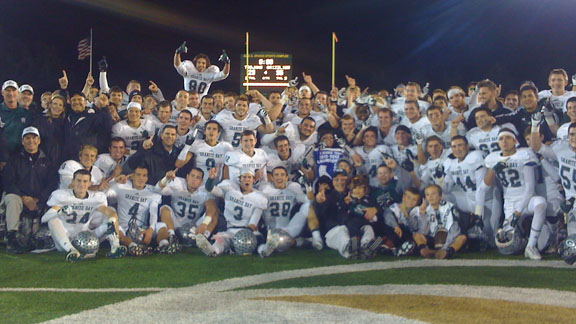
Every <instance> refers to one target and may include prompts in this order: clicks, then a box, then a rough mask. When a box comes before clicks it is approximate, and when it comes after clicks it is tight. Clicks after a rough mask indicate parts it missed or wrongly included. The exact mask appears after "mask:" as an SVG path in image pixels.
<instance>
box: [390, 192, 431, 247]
mask: <svg viewBox="0 0 576 324" xmlns="http://www.w3.org/2000/svg"><path fill="white" fill-rule="evenodd" d="M421 198H422V197H421V195H420V191H418V189H416V188H408V189H406V191H404V194H403V195H402V201H401V202H399V203H394V204H392V205H391V206H390V209H389V210H387V211H385V213H384V221H385V222H386V225H388V226H389V227H391V228H393V229H394V230H393V232H392V233H384V235H385V236H386V241H385V243H384V245H382V247H383V248H385V249H386V248H387V249H390V251H391V252H392V253H393V254H394V255H396V256H404V255H410V254H412V252H413V251H414V247H415V244H414V241H413V240H412V237H413V233H416V232H417V231H418V211H417V210H416V209H417V208H416V206H418V205H419V204H420V202H421Z"/></svg>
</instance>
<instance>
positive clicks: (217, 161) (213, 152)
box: [190, 140, 234, 183]
mask: <svg viewBox="0 0 576 324" xmlns="http://www.w3.org/2000/svg"><path fill="white" fill-rule="evenodd" d="M233 150H234V148H233V147H232V144H230V143H227V142H219V143H218V144H216V145H215V146H210V145H208V144H206V142H205V141H203V140H196V141H194V144H192V147H191V148H190V152H192V153H194V157H195V159H196V166H197V167H198V168H200V169H202V171H204V181H206V180H208V171H209V170H210V169H211V168H214V167H216V166H220V168H219V170H218V176H217V177H216V183H218V182H220V179H222V166H223V165H224V161H225V160H226V153H227V152H231V151H233Z"/></svg>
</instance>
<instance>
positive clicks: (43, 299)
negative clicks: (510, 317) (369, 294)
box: [0, 248, 576, 323]
mask: <svg viewBox="0 0 576 324" xmlns="http://www.w3.org/2000/svg"><path fill="white" fill-rule="evenodd" d="M104 253H105V251H101V252H100V253H99V256H98V258H97V259H95V260H88V261H83V262H79V263H75V264H70V263H67V262H65V261H64V254H63V253H56V252H50V253H45V254H40V255H35V254H25V255H10V254H6V253H5V252H4V248H0V288H136V291H133V292H132V291H131V292H30V291H27V292H12V291H11V292H6V291H5V292H0V314H3V315H4V316H3V317H1V318H0V323H32V322H39V321H44V320H48V319H53V318H57V317H60V316H63V315H66V314H72V313H76V312H80V311H83V310H86V309H92V308H96V307H99V306H102V305H106V304H110V303H115V302H119V301H123V300H127V299H131V298H134V297H137V296H143V295H146V294H150V293H153V292H149V291H148V292H144V291H138V290H137V288H155V287H157V288H175V287H188V286H192V285H195V284H198V283H204V282H209V281H215V280H221V279H226V278H232V277H241V276H247V275H255V274H262V273H267V272H275V271H282V270H294V269H305V268H312V267H321V266H331V265H342V264H353V263H358V262H371V261H395V260H398V259H397V258H395V257H390V256H380V257H377V258H376V259H373V260H369V261H351V260H345V259H343V258H341V257H340V256H339V255H338V253H337V252H336V251H333V250H324V251H321V252H316V251H313V250H309V249H293V250H290V251H288V252H286V253H283V254H275V255H273V256H272V257H270V258H267V259H261V258H260V257H258V256H255V255H254V256H222V257H219V258H208V257H206V256H204V255H203V254H202V253H200V252H199V251H198V250H196V249H187V250H185V251H184V252H183V253H181V254H178V255H152V256H148V257H142V258H131V257H127V258H123V259H118V260H110V259H107V258H106V257H105V256H104ZM458 258H462V259H518V260H522V259H523V257H522V256H515V257H503V256H500V255H498V253H497V252H495V251H490V252H487V253H483V254H479V253H462V254H459V255H458ZM408 259H413V260H417V259H420V258H419V257H410V258H408ZM547 259H557V258H556V257H552V258H550V257H549V258H547ZM573 273H574V272H573V271H571V269H552V268H530V269H528V268H518V269H514V268H497V267H479V268H465V267H450V268H447V267H443V268H423V269H419V268H405V269H392V270H383V271H370V272H357V273H348V274H339V275H331V276H317V277H309V278H301V279H292V280H286V281H278V282H273V283H269V284H266V285H262V286H258V288H272V287H273V288H280V287H282V288H284V287H312V286H326V285H332V286H333V285H377V284H386V283H395V284H433V283H440V284H470V285H502V286H513V287H532V288H551V289H558V290H569V291H576V283H575V282H574V280H573V278H574V276H573V275H572V274H573Z"/></svg>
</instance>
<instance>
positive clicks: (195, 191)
mask: <svg viewBox="0 0 576 324" xmlns="http://www.w3.org/2000/svg"><path fill="white" fill-rule="evenodd" d="M214 170H216V169H214ZM203 178H204V172H203V171H202V169H199V168H193V169H192V170H190V172H189V173H188V174H187V175H186V179H184V178H179V177H176V172H174V171H168V172H166V176H165V177H164V178H162V180H160V181H159V182H158V183H157V184H156V187H157V188H158V189H159V190H161V193H162V195H164V196H170V197H171V199H170V201H171V203H170V205H163V206H162V207H161V208H160V217H161V220H162V223H164V224H165V225H166V227H165V228H166V229H167V231H168V235H169V236H170V238H169V239H168V241H167V242H162V241H160V244H161V245H163V244H166V246H167V247H170V246H172V242H174V241H175V240H176V237H175V230H176V229H178V228H180V227H182V226H184V225H186V224H192V225H193V227H194V228H196V232H195V234H196V235H197V236H198V235H200V236H203V237H205V238H209V237H210V236H211V234H212V232H213V231H214V228H215V227H216V225H217V224H218V208H217V205H216V201H215V200H214V197H213V196H212V195H211V194H210V193H208V192H207V191H206V189H205V188H204V187H203V186H202V184H203V183H204V181H203ZM163 231H164V230H162V229H160V230H159V232H158V233H159V236H161V235H162V234H163ZM168 243H170V244H168Z"/></svg>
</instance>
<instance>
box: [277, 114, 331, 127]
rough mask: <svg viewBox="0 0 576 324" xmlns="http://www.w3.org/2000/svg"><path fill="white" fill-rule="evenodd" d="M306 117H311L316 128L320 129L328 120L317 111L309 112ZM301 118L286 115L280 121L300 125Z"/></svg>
mask: <svg viewBox="0 0 576 324" xmlns="http://www.w3.org/2000/svg"><path fill="white" fill-rule="evenodd" d="M308 117H312V119H314V120H315V121H316V128H318V127H320V126H321V125H323V124H324V123H326V122H328V118H326V115H324V114H323V113H319V112H317V111H311V112H310V115H309V116H308ZM302 119H304V118H302V117H299V116H298V114H288V115H286V116H284V119H282V122H283V123H292V124H294V125H300V123H302Z"/></svg>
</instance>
